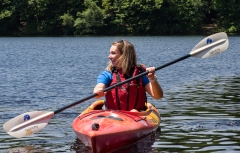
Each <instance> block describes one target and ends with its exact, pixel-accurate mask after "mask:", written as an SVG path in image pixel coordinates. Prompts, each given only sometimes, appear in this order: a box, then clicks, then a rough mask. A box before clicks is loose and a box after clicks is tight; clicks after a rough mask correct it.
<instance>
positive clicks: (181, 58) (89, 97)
mask: <svg viewBox="0 0 240 153" xmlns="http://www.w3.org/2000/svg"><path fill="white" fill-rule="evenodd" d="M188 57H191V55H190V54H188V55H185V56H183V57H180V58H178V59H176V60H174V61H172V62H169V63H166V64H164V65H162V66H159V67H156V68H155V71H157V70H160V69H162V68H165V67H167V66H169V65H172V64H174V63H177V62H179V61H182V60H184V59H186V58H188ZM147 74H148V71H146V72H143V73H141V74H139V75H136V76H134V77H131V78H129V79H127V80H125V81H123V82H119V83H117V84H115V85H113V86H110V87H108V88H106V89H104V92H107V91H109V90H112V89H114V88H117V87H118V86H121V85H123V84H125V83H128V82H130V81H132V80H135V79H137V78H139V77H142V76H144V75H147ZM95 96H97V94H92V95H91V96H88V97H86V98H83V99H81V100H79V101H77V102H74V103H72V104H69V105H67V106H65V107H63V108H60V109H58V110H55V111H54V114H57V113H60V112H62V111H64V110H65V109H68V108H70V107H73V106H75V105H77V104H80V103H82V102H84V101H87V100H89V99H91V98H94V97H95Z"/></svg>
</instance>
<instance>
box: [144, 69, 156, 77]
mask: <svg viewBox="0 0 240 153" xmlns="http://www.w3.org/2000/svg"><path fill="white" fill-rule="evenodd" d="M146 71H148V72H149V73H148V74H147V77H148V78H149V79H150V80H153V79H154V74H155V67H148V68H146Z"/></svg>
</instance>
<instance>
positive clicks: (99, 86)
mask: <svg viewBox="0 0 240 153" xmlns="http://www.w3.org/2000/svg"><path fill="white" fill-rule="evenodd" d="M105 88H106V86H105V84H103V83H98V84H97V85H96V87H95V88H94V90H93V93H94V94H97V95H96V96H95V98H101V97H103V96H105V95H106V93H107V92H104V89H105Z"/></svg>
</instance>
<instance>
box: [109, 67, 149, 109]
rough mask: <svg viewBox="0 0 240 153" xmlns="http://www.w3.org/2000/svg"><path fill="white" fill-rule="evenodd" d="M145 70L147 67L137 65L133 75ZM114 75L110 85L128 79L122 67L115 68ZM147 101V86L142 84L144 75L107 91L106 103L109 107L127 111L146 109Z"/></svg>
mask: <svg viewBox="0 0 240 153" xmlns="http://www.w3.org/2000/svg"><path fill="white" fill-rule="evenodd" d="M143 71H145V68H143V67H142V66H137V67H135V69H134V71H133V75H132V76H136V75H138V74H139V73H141V72H143ZM112 75H113V76H112V78H113V79H112V82H111V84H110V86H112V85H114V84H117V83H119V82H122V81H125V80H126V77H125V76H124V74H123V73H122V70H121V69H114V70H113V72H112ZM146 101H147V98H146V92H145V87H144V86H143V84H142V77H140V78H138V79H135V80H132V81H130V82H128V83H126V84H123V85H121V86H119V87H117V88H115V89H112V90H111V91H109V92H107V94H106V102H105V105H106V107H107V109H114V110H127V111H129V110H132V109H136V110H138V111H140V110H145V103H146Z"/></svg>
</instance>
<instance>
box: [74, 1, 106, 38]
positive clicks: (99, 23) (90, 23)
mask: <svg viewBox="0 0 240 153" xmlns="http://www.w3.org/2000/svg"><path fill="white" fill-rule="evenodd" d="M84 5H85V6H86V8H87V9H86V10H84V11H83V12H78V14H77V16H78V18H77V19H76V20H75V22H74V27H75V28H76V31H75V34H98V33H99V32H100V29H101V28H102V27H103V26H104V23H103V13H102V10H101V9H100V7H98V6H97V5H96V3H95V2H93V1H92V0H85V1H84Z"/></svg>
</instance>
